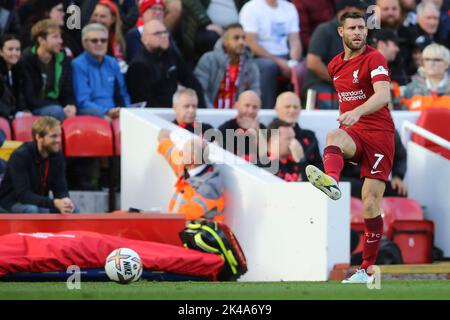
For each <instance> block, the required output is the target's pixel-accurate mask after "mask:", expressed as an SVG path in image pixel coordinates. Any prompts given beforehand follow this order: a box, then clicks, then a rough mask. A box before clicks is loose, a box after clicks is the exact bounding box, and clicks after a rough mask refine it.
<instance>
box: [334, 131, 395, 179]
mask: <svg viewBox="0 0 450 320" xmlns="http://www.w3.org/2000/svg"><path fill="white" fill-rule="evenodd" d="M341 129H343V130H345V132H347V133H348V135H349V136H350V137H351V138H352V139H353V141H354V142H355V144H356V152H355V155H354V156H353V158H351V159H350V160H349V161H351V162H357V163H360V164H361V173H360V178H361V179H362V178H365V177H367V178H371V179H378V180H383V181H389V175H390V174H391V171H392V165H393V163H394V150H395V142H394V133H393V132H386V131H362V130H358V129H353V128H352V127H350V128H341Z"/></svg>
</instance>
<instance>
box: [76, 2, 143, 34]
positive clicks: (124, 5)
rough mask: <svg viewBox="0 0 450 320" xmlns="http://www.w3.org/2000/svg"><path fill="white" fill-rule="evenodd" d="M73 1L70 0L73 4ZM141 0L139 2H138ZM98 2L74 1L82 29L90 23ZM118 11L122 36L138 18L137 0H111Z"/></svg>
mask: <svg viewBox="0 0 450 320" xmlns="http://www.w3.org/2000/svg"><path fill="white" fill-rule="evenodd" d="M73 1H74V0H71V2H73ZM140 1H142V0H139V2H140ZM99 2H100V0H75V4H77V5H78V6H79V7H81V25H82V26H83V27H84V26H86V25H87V24H89V23H90V22H91V21H90V20H91V17H92V13H93V12H94V11H95V9H96V7H97V4H98V3H99ZM111 2H113V3H114V4H115V5H116V6H117V8H118V10H119V15H120V20H121V24H122V34H126V33H127V32H128V30H130V29H131V28H133V27H134V26H135V25H136V21H137V20H138V18H139V12H138V6H137V3H138V1H137V0H111Z"/></svg>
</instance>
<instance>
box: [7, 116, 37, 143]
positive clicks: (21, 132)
mask: <svg viewBox="0 0 450 320" xmlns="http://www.w3.org/2000/svg"><path fill="white" fill-rule="evenodd" d="M38 118H39V116H29V117H20V118H15V119H14V120H13V121H12V131H13V135H14V140H17V141H23V142H29V141H32V140H33V135H32V134H31V127H32V126H33V122H34V121H36V120H37V119H38Z"/></svg>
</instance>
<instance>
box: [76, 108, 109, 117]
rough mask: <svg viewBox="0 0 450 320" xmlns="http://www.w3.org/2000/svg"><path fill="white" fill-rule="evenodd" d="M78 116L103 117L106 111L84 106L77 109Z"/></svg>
mask: <svg viewBox="0 0 450 320" xmlns="http://www.w3.org/2000/svg"><path fill="white" fill-rule="evenodd" d="M77 116H93V117H99V118H103V117H104V116H105V113H104V112H103V111H101V110H99V109H96V108H83V109H78V110H77Z"/></svg>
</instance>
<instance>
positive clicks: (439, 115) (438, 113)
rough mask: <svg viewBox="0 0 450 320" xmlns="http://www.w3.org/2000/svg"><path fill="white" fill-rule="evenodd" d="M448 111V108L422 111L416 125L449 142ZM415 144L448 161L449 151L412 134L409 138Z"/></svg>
mask: <svg viewBox="0 0 450 320" xmlns="http://www.w3.org/2000/svg"><path fill="white" fill-rule="evenodd" d="M449 123H450V109H448V108H429V109H425V110H424V111H422V113H421V115H420V117H419V119H418V120H417V125H418V126H420V127H422V128H424V129H426V130H428V131H430V132H432V133H434V134H436V135H438V136H440V137H442V138H444V139H446V140H447V141H450V130H448V124H449ZM411 139H412V141H414V142H415V143H417V144H419V145H421V146H423V147H425V148H427V149H429V150H431V151H433V152H435V153H438V154H440V155H442V156H443V157H445V158H447V159H449V160H450V150H448V149H445V148H443V147H441V146H439V145H437V144H435V143H433V142H431V141H430V140H427V139H425V138H424V137H422V136H420V135H418V134H415V133H413V134H412V137H411Z"/></svg>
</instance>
